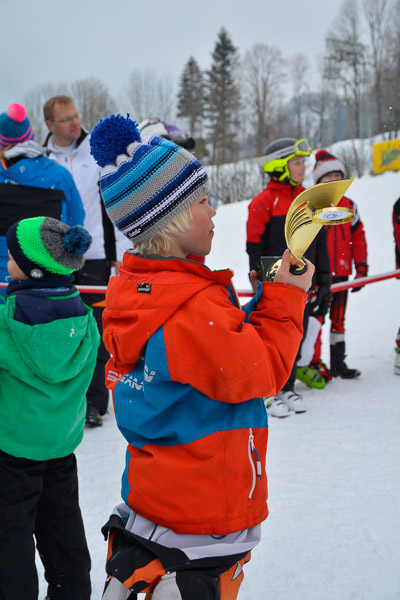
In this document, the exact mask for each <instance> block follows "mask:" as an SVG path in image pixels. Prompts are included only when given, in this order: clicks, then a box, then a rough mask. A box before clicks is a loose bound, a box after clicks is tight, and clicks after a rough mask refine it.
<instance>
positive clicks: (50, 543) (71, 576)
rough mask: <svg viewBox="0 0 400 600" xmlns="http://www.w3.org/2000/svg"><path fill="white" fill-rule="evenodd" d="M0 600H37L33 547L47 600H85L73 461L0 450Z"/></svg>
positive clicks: (84, 555)
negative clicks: (19, 456)
mask: <svg viewBox="0 0 400 600" xmlns="http://www.w3.org/2000/svg"><path fill="white" fill-rule="evenodd" d="M0 482H1V484H0V599H1V600H38V592H39V589H38V576H37V571H36V567H35V543H34V537H35V538H36V544H37V549H38V552H39V555H40V558H41V561H42V563H43V566H44V572H45V578H46V581H47V582H48V592H47V593H48V596H49V598H50V599H51V600H90V594H91V585H90V566H91V562H90V555H89V550H88V547H87V543H86V537H85V531H84V527H83V521H82V515H81V511H80V508H79V498H78V476H77V466H76V458H75V455H74V454H69V455H68V456H65V457H63V458H55V459H51V460H45V461H36V460H29V459H26V458H17V457H14V456H11V455H9V454H6V453H5V452H2V451H1V450H0Z"/></svg>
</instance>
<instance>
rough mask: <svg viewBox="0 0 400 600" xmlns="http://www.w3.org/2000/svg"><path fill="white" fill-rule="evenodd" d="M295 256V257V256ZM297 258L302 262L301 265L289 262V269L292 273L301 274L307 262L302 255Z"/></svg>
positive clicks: (304, 270) (305, 268) (305, 269)
mask: <svg viewBox="0 0 400 600" xmlns="http://www.w3.org/2000/svg"><path fill="white" fill-rule="evenodd" d="M296 258H297V257H296ZM299 260H300V261H301V262H302V263H303V266H299V265H293V264H291V265H290V267H289V271H290V272H291V274H292V275H303V273H305V272H306V271H307V263H306V261H305V260H304V258H303V257H301V258H299Z"/></svg>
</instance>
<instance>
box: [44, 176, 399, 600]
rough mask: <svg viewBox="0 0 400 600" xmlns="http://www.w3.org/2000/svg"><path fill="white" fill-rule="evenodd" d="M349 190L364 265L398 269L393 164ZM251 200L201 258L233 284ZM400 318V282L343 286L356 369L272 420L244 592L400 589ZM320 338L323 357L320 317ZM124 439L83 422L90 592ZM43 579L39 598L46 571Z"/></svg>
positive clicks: (240, 278)
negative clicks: (262, 502)
mask: <svg viewBox="0 0 400 600" xmlns="http://www.w3.org/2000/svg"><path fill="white" fill-rule="evenodd" d="M310 183H311V182H309V184H310ZM348 195H349V196H350V197H351V198H352V199H354V200H355V201H356V202H357V203H358V205H359V210H360V213H361V217H362V220H363V221H364V225H365V228H366V233H367V242H368V247H369V263H370V274H371V275H372V274H376V273H381V272H387V271H391V270H393V269H394V242H393V233H392V231H393V230H392V222H391V214H392V208H393V204H394V202H395V200H396V199H397V198H398V197H399V196H400V173H386V174H384V175H380V176H377V177H371V176H364V177H363V178H361V179H357V180H356V181H355V182H354V183H353V184H352V186H351V187H350V188H349V191H348ZM247 205H248V202H247V201H244V202H239V203H236V204H232V205H225V206H222V207H220V208H219V209H218V213H217V216H216V217H215V219H214V221H215V224H216V235H215V238H214V245H213V250H212V253H211V255H210V257H209V258H208V260H207V264H208V265H209V266H210V267H211V268H223V267H226V266H230V267H231V268H232V269H233V270H234V272H235V283H236V286H237V288H238V289H246V288H248V278H247V268H248V267H247V255H246V253H245V223H246V218H247ZM399 326H400V281H398V280H395V279H391V280H388V281H383V282H379V283H374V284H371V285H368V286H366V287H365V288H364V289H362V290H361V291H360V292H359V293H357V294H350V296H349V304H348V312H347V334H346V340H347V350H348V361H347V362H348V364H349V365H350V366H355V367H357V368H359V369H360V370H361V372H362V376H361V377H360V378H359V379H358V380H355V381H342V380H340V381H337V380H335V381H332V382H331V383H329V385H328V386H327V388H326V389H325V390H322V391H318V390H310V389H309V388H307V387H306V386H304V385H303V384H301V383H298V386H297V389H298V391H299V392H300V393H303V394H304V398H305V399H306V401H307V407H308V410H307V412H306V413H305V414H300V415H295V414H292V415H291V416H290V417H289V418H287V419H282V420H279V419H274V418H270V438H269V447H268V457H267V471H268V478H269V507H270V516H269V517H268V519H267V520H266V522H265V523H264V524H263V539H262V542H261V544H260V545H259V546H258V547H257V548H256V549H255V550H254V551H253V558H252V561H251V562H250V563H249V565H247V567H246V570H245V580H244V583H243V585H242V588H241V592H240V595H239V598H240V600H250V599H251V600H254V599H255V598H259V599H260V600H261V599H262V600H264V599H265V600H269V599H271V600H272V599H273V600H294V599H296V600H398V599H399V598H400V377H396V375H394V374H393V365H394V339H395V335H396V332H397V329H398V327H399ZM323 340H324V341H323V353H324V358H325V360H327V359H328V327H327V326H325V329H324V333H323ZM124 448H125V444H124V442H123V438H122V436H121V434H120V433H119V432H118V430H117V428H116V426H115V422H114V417H113V415H112V414H109V415H107V416H106V417H105V418H104V426H103V427H102V428H101V429H97V430H87V431H86V432H85V436H84V440H83V443H82V444H81V446H80V447H79V448H78V450H77V457H78V465H79V479H80V495H81V507H82V512H83V516H84V520H85V524H86V533H87V537H88V541H89V546H90V551H91V554H92V560H93V567H92V585H93V595H92V598H93V600H99V599H100V598H101V593H102V588H103V584H104V562H105V556H106V543H105V542H104V541H103V538H102V535H101V532H100V527H101V526H102V525H103V524H104V523H105V521H106V520H107V518H108V516H109V513H110V511H111V510H112V508H113V506H114V505H115V504H117V503H118V502H119V501H120V476H121V473H122V470H123V463H124ZM39 569H40V568H39ZM40 583H41V596H40V597H43V596H44V593H45V589H46V588H45V582H44V579H43V576H42V573H41V579H40Z"/></svg>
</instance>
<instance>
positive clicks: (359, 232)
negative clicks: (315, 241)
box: [326, 196, 368, 277]
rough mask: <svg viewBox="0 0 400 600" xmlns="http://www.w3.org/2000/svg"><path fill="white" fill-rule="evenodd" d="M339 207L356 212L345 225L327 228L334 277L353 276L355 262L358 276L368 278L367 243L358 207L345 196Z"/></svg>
mask: <svg viewBox="0 0 400 600" xmlns="http://www.w3.org/2000/svg"><path fill="white" fill-rule="evenodd" d="M338 206H342V207H345V208H351V209H352V210H353V211H354V219H353V220H352V221H351V222H350V223H345V224H344V225H330V226H329V225H328V226H326V230H327V235H328V251H329V258H330V261H331V270H332V275H333V276H334V277H347V276H348V275H351V273H352V266H353V262H354V266H355V269H356V273H357V275H359V276H362V277H366V276H367V275H368V264H367V242H366V239H365V231H364V226H363V224H362V222H361V219H360V215H359V213H358V209H357V205H356V203H355V202H353V201H352V200H350V198H346V196H343V198H342V199H341V201H340V202H339V204H338Z"/></svg>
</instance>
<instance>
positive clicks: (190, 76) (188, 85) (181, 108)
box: [178, 56, 204, 138]
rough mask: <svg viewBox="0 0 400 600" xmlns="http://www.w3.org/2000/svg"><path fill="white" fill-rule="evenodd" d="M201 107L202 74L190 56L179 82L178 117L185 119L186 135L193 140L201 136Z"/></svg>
mask: <svg viewBox="0 0 400 600" xmlns="http://www.w3.org/2000/svg"><path fill="white" fill-rule="evenodd" d="M203 105H204V84H203V74H202V72H201V70H200V67H199V65H198V63H197V62H196V60H195V59H194V58H193V57H192V56H191V57H190V58H189V60H188V61H187V63H186V64H185V66H184V68H183V71H182V75H181V78H180V82H179V92H178V117H183V118H185V119H187V122H188V133H189V135H190V136H191V137H193V138H196V137H197V136H199V135H201V129H202V119H203Z"/></svg>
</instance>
